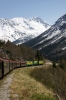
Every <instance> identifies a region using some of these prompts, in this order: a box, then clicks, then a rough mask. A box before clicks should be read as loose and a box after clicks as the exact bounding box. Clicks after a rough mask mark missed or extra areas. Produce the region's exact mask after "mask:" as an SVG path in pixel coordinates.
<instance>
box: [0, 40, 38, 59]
mask: <svg viewBox="0 0 66 100" xmlns="http://www.w3.org/2000/svg"><path fill="white" fill-rule="evenodd" d="M35 54H36V50H33V49H31V48H28V47H26V46H24V45H15V44H12V43H11V42H10V41H7V42H4V41H0V57H1V58H5V59H10V60H27V59H35Z"/></svg>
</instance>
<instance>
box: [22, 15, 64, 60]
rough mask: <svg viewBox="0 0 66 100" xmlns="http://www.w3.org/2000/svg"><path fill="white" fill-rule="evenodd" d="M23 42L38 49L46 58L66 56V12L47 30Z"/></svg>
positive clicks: (56, 58)
mask: <svg viewBox="0 0 66 100" xmlns="http://www.w3.org/2000/svg"><path fill="white" fill-rule="evenodd" d="M24 44H25V45H27V46H30V47H32V48H36V49H39V50H40V51H41V52H42V54H43V56H44V57H46V58H47V59H50V60H58V59H60V58H62V57H65V58H66V14H65V15H63V16H61V17H60V18H59V19H58V20H57V21H56V22H55V23H54V25H52V26H51V27H50V28H49V29H48V30H47V31H45V32H43V33H42V34H41V35H39V36H37V37H36V38H34V39H32V40H30V41H28V42H26V43H24Z"/></svg>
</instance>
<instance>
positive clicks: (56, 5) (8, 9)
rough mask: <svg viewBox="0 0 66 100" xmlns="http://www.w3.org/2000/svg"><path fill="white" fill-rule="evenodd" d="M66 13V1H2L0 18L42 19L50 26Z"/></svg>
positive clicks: (0, 2)
mask: <svg viewBox="0 0 66 100" xmlns="http://www.w3.org/2000/svg"><path fill="white" fill-rule="evenodd" d="M65 13H66V0H0V18H6V19H11V18H14V17H24V18H32V17H36V16H38V17H40V18H41V19H43V20H44V21H46V22H47V23H49V24H50V25H52V24H54V23H55V21H56V20H57V19H58V18H59V17H61V16H62V15H64V14H65Z"/></svg>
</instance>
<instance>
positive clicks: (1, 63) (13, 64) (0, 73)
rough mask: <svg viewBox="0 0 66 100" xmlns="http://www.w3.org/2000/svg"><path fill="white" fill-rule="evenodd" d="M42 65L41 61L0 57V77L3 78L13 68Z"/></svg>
mask: <svg viewBox="0 0 66 100" xmlns="http://www.w3.org/2000/svg"><path fill="white" fill-rule="evenodd" d="M36 65H43V61H37V60H33V61H31V60H30V61H12V60H6V59H2V58H0V79H3V78H4V76H5V75H7V74H8V73H9V72H11V71H12V70H14V69H15V68H20V67H26V66H36Z"/></svg>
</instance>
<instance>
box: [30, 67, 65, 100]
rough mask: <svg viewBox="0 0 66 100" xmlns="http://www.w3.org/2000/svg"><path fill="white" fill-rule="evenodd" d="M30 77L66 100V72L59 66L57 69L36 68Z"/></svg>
mask: <svg viewBox="0 0 66 100" xmlns="http://www.w3.org/2000/svg"><path fill="white" fill-rule="evenodd" d="M30 75H31V76H32V77H33V78H34V79H35V80H37V81H38V82H41V83H42V84H43V85H44V86H46V87H47V88H49V89H52V90H53V91H54V92H55V93H56V94H57V95H59V96H60V97H61V98H62V99H63V100H66V71H64V70H62V69H61V68H60V67H58V66H57V67H56V68H53V67H48V68H44V67H40V68H39V67H35V68H34V69H33V70H32V72H31V73H30Z"/></svg>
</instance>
